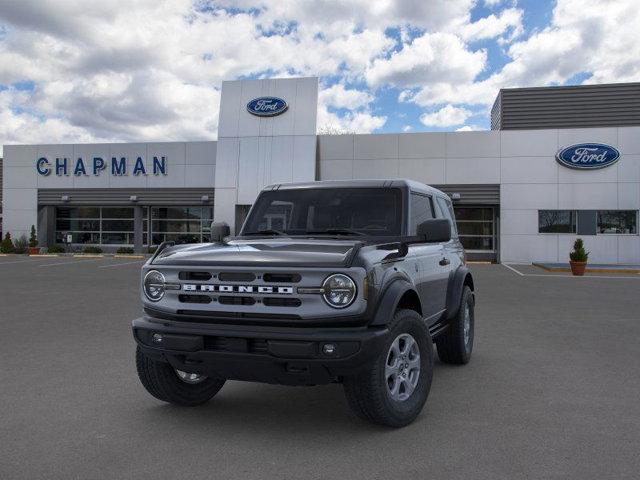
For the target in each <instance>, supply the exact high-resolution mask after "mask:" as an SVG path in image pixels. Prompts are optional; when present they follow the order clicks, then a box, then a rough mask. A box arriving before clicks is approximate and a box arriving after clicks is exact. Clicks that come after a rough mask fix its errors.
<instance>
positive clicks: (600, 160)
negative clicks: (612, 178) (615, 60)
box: [556, 143, 620, 170]
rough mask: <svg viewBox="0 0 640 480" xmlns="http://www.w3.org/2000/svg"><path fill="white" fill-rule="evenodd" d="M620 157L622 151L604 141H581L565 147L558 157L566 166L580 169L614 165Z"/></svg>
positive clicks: (559, 161)
mask: <svg viewBox="0 0 640 480" xmlns="http://www.w3.org/2000/svg"><path fill="white" fill-rule="evenodd" d="M619 158H620V152H619V151H618V150H616V149H615V148H613V147H612V146H610V145H604V144H602V143H579V144H578V145H571V146H570V147H565V148H563V149H562V150H560V151H559V152H558V154H557V155H556V159H557V160H558V163H561V164H562V165H564V166H565V167H569V168H577V169H579V170H596V169H598V168H604V167H608V166H609V165H613V164H614V163H616V162H617V161H618V159H619Z"/></svg>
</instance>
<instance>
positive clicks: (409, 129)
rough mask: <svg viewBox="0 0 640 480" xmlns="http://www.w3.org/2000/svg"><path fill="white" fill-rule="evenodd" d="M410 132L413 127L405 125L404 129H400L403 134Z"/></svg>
mask: <svg viewBox="0 0 640 480" xmlns="http://www.w3.org/2000/svg"><path fill="white" fill-rule="evenodd" d="M411 130H413V127H412V126H411V125H405V126H404V127H402V131H403V132H410V131H411Z"/></svg>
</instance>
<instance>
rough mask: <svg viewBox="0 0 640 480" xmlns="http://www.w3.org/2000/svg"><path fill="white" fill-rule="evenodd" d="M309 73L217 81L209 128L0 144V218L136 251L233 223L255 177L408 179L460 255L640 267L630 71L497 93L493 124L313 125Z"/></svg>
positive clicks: (635, 100)
mask: <svg viewBox="0 0 640 480" xmlns="http://www.w3.org/2000/svg"><path fill="white" fill-rule="evenodd" d="M317 103H318V79H317V78H289V79H267V80H239V81H230V82H223V84H222V97H221V105H220V113H219V126H218V140H217V141H204V142H159V143H112V144H73V145H72V144H54V145H5V146H4V159H3V162H2V163H1V164H0V176H1V178H2V230H3V233H6V232H10V233H11V235H12V237H13V238H14V239H15V238H18V237H20V236H21V235H26V236H28V235H29V231H30V229H31V226H32V225H35V226H36V228H37V231H38V239H39V242H40V245H41V246H43V247H47V246H51V245H52V244H55V243H62V242H67V241H68V242H70V243H71V244H72V248H78V249H80V248H81V247H82V246H83V245H87V244H91V245H99V246H100V247H101V248H103V249H104V250H105V251H109V250H115V249H116V248H118V247H121V246H130V247H133V248H135V250H137V251H146V250H147V249H148V248H149V247H150V246H153V245H157V244H159V243H160V242H162V241H164V240H176V241H182V242H200V241H207V240H208V230H209V226H210V223H211V221H212V220H215V221H225V222H227V223H229V224H230V225H231V228H232V231H233V230H234V229H235V230H237V229H238V228H239V227H240V226H241V224H242V221H243V220H244V218H245V216H246V214H247V212H248V210H249V207H250V206H251V204H252V203H253V202H254V200H255V198H256V196H257V194H258V192H259V191H260V190H261V189H262V188H263V187H264V186H266V185H270V184H278V183H287V182H302V181H313V180H351V179H371V178H380V179H387V178H408V179H413V180H417V181H419V182H423V183H427V184H429V185H433V186H436V187H437V188H440V189H441V190H443V191H445V192H446V193H447V194H449V196H450V197H451V198H452V200H453V203H454V208H455V210H456V216H457V230H458V234H459V237H460V239H461V241H462V243H463V244H464V245H465V247H466V248H467V251H468V252H469V256H470V257H471V258H475V259H486V260H491V261H501V262H514V263H521V262H522V263H529V262H536V261H544V262H566V261H568V254H569V251H570V250H571V246H572V244H573V241H574V240H575V238H576V237H578V236H579V237H581V238H583V239H584V241H585V245H586V249H587V250H589V251H590V252H591V255H590V257H589V258H590V261H591V262H596V263H614V264H638V263H640V237H639V236H638V210H639V209H640V83H627V84H608V85H588V86H576V87H541V88H522V89H505V90H501V91H500V92H499V93H498V96H497V99H496V102H495V104H494V107H493V109H492V115H491V128H492V130H490V131H480V132H442V133H441V132H434V133H395V134H387V133H385V134H362V135H360V134H357V135H351V134H348V135H317V134H316V121H317V120H316V117H317Z"/></svg>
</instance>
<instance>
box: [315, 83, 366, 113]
mask: <svg viewBox="0 0 640 480" xmlns="http://www.w3.org/2000/svg"><path fill="white" fill-rule="evenodd" d="M373 99H374V97H373V95H371V94H370V93H368V92H364V91H362V90H356V89H346V88H345V87H344V85H342V84H341V83H336V84H334V85H332V86H330V87H329V88H325V89H324V90H321V91H320V93H319V94H318V100H319V102H320V103H321V104H324V105H328V106H330V107H334V108H347V109H349V110H357V109H359V108H363V107H366V106H367V105H369V104H370V103H371V102H372V101H373Z"/></svg>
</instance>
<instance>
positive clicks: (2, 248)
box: [0, 232, 15, 253]
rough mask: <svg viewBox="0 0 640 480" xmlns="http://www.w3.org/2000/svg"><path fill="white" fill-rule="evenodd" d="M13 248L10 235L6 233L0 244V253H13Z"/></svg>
mask: <svg viewBox="0 0 640 480" xmlns="http://www.w3.org/2000/svg"><path fill="white" fill-rule="evenodd" d="M14 250H15V248H14V247H13V241H12V240H11V234H10V233H9V232H7V234H6V235H5V236H4V240H2V244H0V252H2V253H13V251H14Z"/></svg>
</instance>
